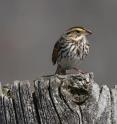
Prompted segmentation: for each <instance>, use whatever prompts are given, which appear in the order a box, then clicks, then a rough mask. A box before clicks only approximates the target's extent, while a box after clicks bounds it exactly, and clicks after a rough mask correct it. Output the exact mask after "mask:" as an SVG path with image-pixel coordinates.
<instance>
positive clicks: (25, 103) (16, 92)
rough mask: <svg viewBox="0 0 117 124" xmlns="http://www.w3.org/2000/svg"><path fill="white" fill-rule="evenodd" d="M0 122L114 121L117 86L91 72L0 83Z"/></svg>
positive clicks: (115, 123)
mask: <svg viewBox="0 0 117 124" xmlns="http://www.w3.org/2000/svg"><path fill="white" fill-rule="evenodd" d="M32 87H33V90H32ZM0 124H117V86H115V88H113V89H110V88H108V87H107V86H106V85H103V86H102V87H99V85H98V84H97V83H96V82H95V81H94V76H93V74H92V73H86V74H81V73H79V74H69V75H50V76H49V75H48V76H43V77H40V78H39V79H38V80H35V81H34V82H29V81H14V83H13V84H12V85H7V86H1V84H0Z"/></svg>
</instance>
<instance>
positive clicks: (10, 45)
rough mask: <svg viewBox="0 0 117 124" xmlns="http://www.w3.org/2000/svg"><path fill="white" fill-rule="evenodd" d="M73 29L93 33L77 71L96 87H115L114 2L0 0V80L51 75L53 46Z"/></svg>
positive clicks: (116, 11) (116, 41)
mask: <svg viewBox="0 0 117 124" xmlns="http://www.w3.org/2000/svg"><path fill="white" fill-rule="evenodd" d="M76 25H82V26H85V27H87V28H89V29H90V30H92V31H93V32H94V33H93V35H92V36H90V37H89V41H90V42H91V44H92V47H91V50H90V54H89V56H88V57H87V58H86V59H85V60H84V62H82V63H81V65H80V68H81V69H84V70H85V71H87V72H94V76H95V81H96V82H97V83H99V84H108V85H109V86H112V85H114V84H117V0H0V81H1V82H2V83H3V82H7V83H8V82H12V81H13V80H27V79H29V80H33V79H35V78H37V77H39V76H41V75H46V74H53V73H54V72H55V70H56V67H54V66H53V65H52V62H51V54H52V49H53V46H54V43H55V42H56V41H57V40H58V38H59V37H60V35H61V34H62V33H63V31H64V30H66V29H67V28H69V27H71V26H76Z"/></svg>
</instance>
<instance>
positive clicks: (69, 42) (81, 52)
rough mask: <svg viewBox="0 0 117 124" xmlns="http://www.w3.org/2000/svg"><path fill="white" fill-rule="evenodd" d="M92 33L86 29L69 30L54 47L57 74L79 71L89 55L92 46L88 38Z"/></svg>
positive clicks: (54, 62) (78, 27) (76, 27)
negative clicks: (72, 70)
mask: <svg viewBox="0 0 117 124" xmlns="http://www.w3.org/2000/svg"><path fill="white" fill-rule="evenodd" d="M91 34H92V32H91V31H90V30H88V29H86V28H85V27H81V26H75V27H71V28H69V29H67V30H66V31H65V32H64V33H63V34H62V35H61V37H60V38H59V39H58V41H57V42H56V43H55V45H54V49H53V53H52V62H53V65H55V64H57V70H56V72H55V73H56V74H61V75H65V74H66V71H67V70H70V69H76V70H77V69H78V68H77V67H78V64H79V62H80V61H81V60H84V58H85V57H86V56H87V55H88V53H89V49H90V44H89V42H88V40H87V36H88V35H91Z"/></svg>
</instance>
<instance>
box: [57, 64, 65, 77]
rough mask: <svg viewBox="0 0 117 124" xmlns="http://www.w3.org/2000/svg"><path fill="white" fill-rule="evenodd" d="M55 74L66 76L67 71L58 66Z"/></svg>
mask: <svg viewBox="0 0 117 124" xmlns="http://www.w3.org/2000/svg"><path fill="white" fill-rule="evenodd" d="M55 74H60V75H66V70H65V69H63V68H62V67H61V66H60V65H58V66H57V69H56V72H55Z"/></svg>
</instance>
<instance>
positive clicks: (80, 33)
mask: <svg viewBox="0 0 117 124" xmlns="http://www.w3.org/2000/svg"><path fill="white" fill-rule="evenodd" d="M91 34H92V32H91V31H90V30H88V29H86V28H84V27H79V26H77V27H72V28H69V29H68V30H66V31H65V33H64V36H65V37H66V38H68V39H72V40H74V41H78V40H81V39H82V38H83V37H86V36H87V35H91Z"/></svg>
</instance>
